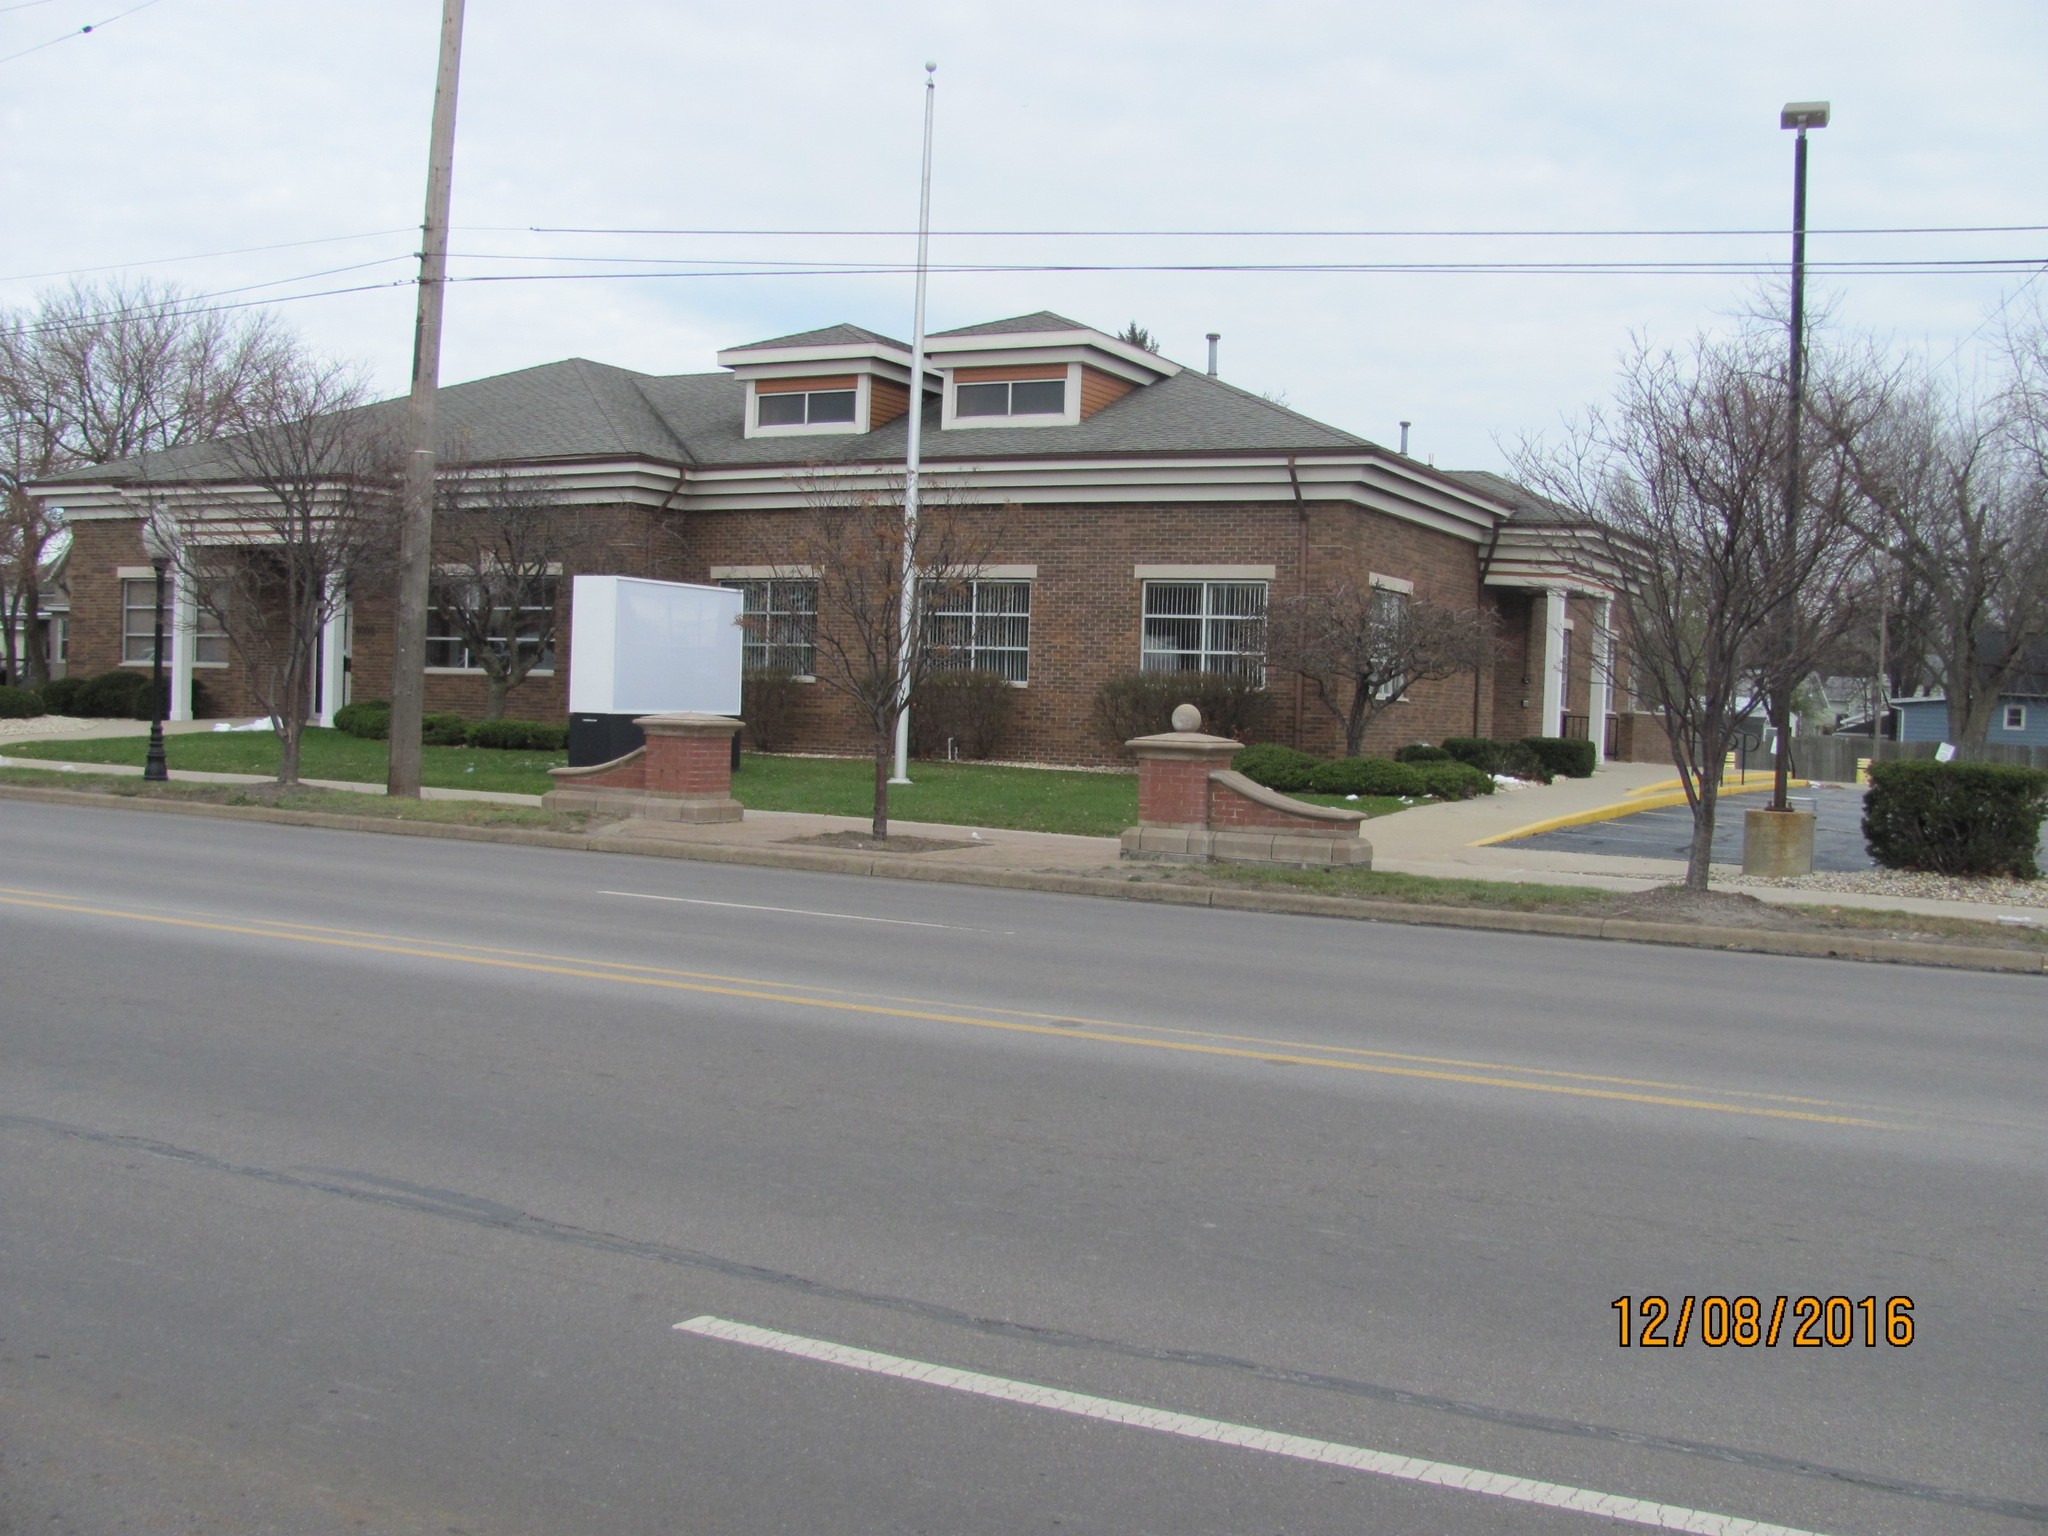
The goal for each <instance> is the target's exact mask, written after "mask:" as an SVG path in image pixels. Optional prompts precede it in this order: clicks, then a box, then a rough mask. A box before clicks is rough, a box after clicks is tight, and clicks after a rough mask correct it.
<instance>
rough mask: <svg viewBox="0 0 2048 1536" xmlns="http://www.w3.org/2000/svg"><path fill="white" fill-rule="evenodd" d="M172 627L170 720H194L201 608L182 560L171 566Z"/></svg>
mask: <svg viewBox="0 0 2048 1536" xmlns="http://www.w3.org/2000/svg"><path fill="white" fill-rule="evenodd" d="M169 576H170V586H171V611H170V613H169V614H168V615H167V617H168V618H169V619H170V623H169V624H168V625H166V626H165V627H166V628H167V629H168V630H169V631H170V650H171V654H170V657H169V658H168V659H169V661H170V664H171V665H170V674H171V697H170V701H169V702H170V706H171V707H170V711H169V715H170V718H171V719H173V720H190V719H191V718H192V653H193V652H194V651H195V650H197V649H198V644H199V641H198V635H199V605H198V603H197V601H196V600H195V599H194V597H193V594H192V576H191V573H190V572H189V571H187V570H186V569H185V565H184V562H183V561H182V560H174V561H172V562H171V569H170V572H169Z"/></svg>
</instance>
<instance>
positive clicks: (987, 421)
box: [939, 363, 1081, 432]
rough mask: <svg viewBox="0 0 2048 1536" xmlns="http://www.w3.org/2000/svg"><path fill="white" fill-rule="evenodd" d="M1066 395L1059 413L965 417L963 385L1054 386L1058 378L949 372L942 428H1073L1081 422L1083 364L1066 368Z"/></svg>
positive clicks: (978, 365)
mask: <svg viewBox="0 0 2048 1536" xmlns="http://www.w3.org/2000/svg"><path fill="white" fill-rule="evenodd" d="M964 366H968V367H972V368H975V369H980V368H984V367H987V366H989V365H988V364H985V363H970V364H966V365H964ZM1066 370H1067V371H1066V393H1065V394H1064V395H1063V396H1062V400H1063V402H1064V404H1063V408H1062V409H1061V410H1059V411H1057V412H1054V411H1042V412H1033V413H1032V414H1031V415H1028V416H962V415H961V414H960V386H961V385H962V384H966V385H968V386H969V387H972V386H974V385H976V384H1054V383H1058V382H1060V381H1059V380H1057V379H962V378H961V377H960V376H959V373H958V371H957V370H956V369H950V368H949V369H947V370H946V393H945V396H944V399H943V402H942V404H941V405H940V408H939V426H940V428H941V429H942V430H944V431H948V432H950V431H953V430H955V429H959V430H962V431H973V430H975V429H977V428H981V427H1071V426H1074V425H1076V424H1077V423H1078V422H1079V421H1080V420H1081V365H1080V364H1079V363H1068V364H1067V365H1066Z"/></svg>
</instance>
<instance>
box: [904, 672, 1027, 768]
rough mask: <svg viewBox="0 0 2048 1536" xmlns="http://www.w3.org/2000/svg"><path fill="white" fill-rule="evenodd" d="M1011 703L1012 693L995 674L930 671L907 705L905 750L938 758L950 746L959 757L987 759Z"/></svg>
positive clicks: (1006, 720)
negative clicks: (908, 717)
mask: <svg viewBox="0 0 2048 1536" xmlns="http://www.w3.org/2000/svg"><path fill="white" fill-rule="evenodd" d="M1016 704H1017V690H1016V689H1015V688H1013V687H1011V686H1010V682H1009V679H1008V678H1006V677H1004V676H1003V675H1002V674H1001V673H999V672H989V671H985V670H980V669H966V670H961V671H949V672H935V673H933V674H932V675H931V676H930V677H928V678H926V679H925V680H924V683H923V685H922V686H921V687H919V689H918V690H917V695H916V697H914V698H913V699H912V700H911V701H910V750H911V751H912V752H913V753H914V754H915V755H917V756H918V757H944V756H945V755H946V744H947V743H948V742H949V741H950V742H951V743H952V745H953V750H954V752H955V753H957V754H958V755H959V756H961V757H974V758H982V757H988V756H990V755H991V754H993V753H994V751H995V749H996V743H997V742H998V741H999V740H1001V739H1002V734H1003V729H1004V727H1005V726H1007V725H1008V724H1009V723H1010V712H1011V710H1013V709H1014V708H1016Z"/></svg>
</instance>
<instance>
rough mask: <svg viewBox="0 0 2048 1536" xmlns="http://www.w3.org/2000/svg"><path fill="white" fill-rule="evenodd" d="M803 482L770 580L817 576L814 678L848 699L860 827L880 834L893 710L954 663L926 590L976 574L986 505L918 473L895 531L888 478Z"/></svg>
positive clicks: (885, 819) (991, 516) (981, 562)
mask: <svg viewBox="0 0 2048 1536" xmlns="http://www.w3.org/2000/svg"><path fill="white" fill-rule="evenodd" d="M803 483H804V502H805V506H804V510H803V512H802V513H801V514H800V515H799V519H798V524H797V526H796V528H795V529H794V530H793V532H792V535H791V538H790V541H789V553H788V559H787V561H786V562H784V563H783V566H782V570H781V571H780V572H779V576H778V579H786V580H798V581H802V580H814V581H815V582H816V584H817V586H816V590H817V601H816V608H815V613H816V618H815V624H816V632H815V641H814V645H815V656H816V660H815V662H814V667H815V675H816V677H817V679H818V682H819V683H820V684H821V685H822V686H824V687H827V688H829V689H831V690H832V691H833V692H835V693H837V694H838V695H840V696H841V697H842V698H844V699H846V700H848V701H849V702H850V703H851V704H852V705H853V707H854V708H855V709H856V710H857V711H858V713H859V715H860V718H861V719H862V721H863V722H864V724H865V725H866V726H867V727H868V729H869V731H870V732H871V733H872V736H871V740H872V744H873V748H874V760H875V798H874V814H873V820H872V831H873V835H874V836H875V837H877V838H886V837H887V836H888V835H889V767H890V760H891V758H892V756H893V754H894V751H895V745H896V722H897V718H898V717H899V716H900V715H901V714H902V712H903V710H904V708H905V707H906V706H909V707H915V701H916V698H917V693H918V690H919V688H920V687H922V685H923V684H924V682H925V681H926V679H928V678H929V677H931V675H932V674H933V673H934V672H935V671H937V670H938V669H940V668H941V667H944V666H948V665H950V664H951V663H952V662H953V661H954V660H955V659H956V658H955V656H954V647H952V646H951V645H948V644H946V643H945V642H944V641H943V640H941V639H940V638H939V637H937V636H935V635H934V634H932V633H931V632H930V631H929V627H928V626H927V624H926V623H925V621H924V613H925V610H926V607H927V603H926V597H927V594H928V592H929V590H930V589H932V588H934V587H944V586H947V585H950V584H953V583H957V582H963V581H973V580H975V579H976V578H977V577H978V576H979V574H980V573H981V571H982V569H983V568H984V567H985V566H986V564H987V562H988V555H989V551H990V548H991V546H992V541H993V538H994V536H995V532H996V529H997V526H998V518H997V516H996V510H997V509H995V508H989V507H979V506H975V505H973V504H971V503H970V502H969V501H968V500H967V498H966V497H965V496H964V495H962V494H961V493H960V492H959V490H958V489H957V488H954V487H949V486H946V485H944V484H942V483H939V482H936V481H933V480H926V481H924V482H923V486H922V494H921V496H920V498H919V502H920V506H919V512H918V518H917V522H916V525H915V527H914V529H909V530H906V528H905V526H904V518H903V485H902V481H901V478H900V477H896V478H894V479H893V480H879V481H859V482H856V481H853V480H850V479H848V478H846V477H844V476H837V475H833V474H831V473H829V472H826V471H815V472H812V473H811V474H809V475H807V476H806V477H805V478H804V482H803ZM906 534H907V535H908V538H909V549H908V559H907V562H906V552H905V538H906ZM906 563H907V565H908V568H909V569H910V570H911V571H912V572H914V573H915V575H914V577H913V585H912V588H911V591H910V598H911V602H910V608H911V613H912V618H911V624H910V630H909V644H908V645H905V644H904V630H903V622H902V613H903V607H904V602H903V599H904V571H905V568H906Z"/></svg>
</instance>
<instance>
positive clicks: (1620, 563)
mask: <svg viewBox="0 0 2048 1536" xmlns="http://www.w3.org/2000/svg"><path fill="white" fill-rule="evenodd" d="M1784 425H1785V411H1784V391H1783V384H1782V380H1781V379H1780V378H1778V377H1777V376H1776V375H1775V374H1774V373H1773V372H1772V371H1771V370H1770V369H1769V368H1768V367H1765V366H1762V365H1761V363H1760V360H1759V359H1757V358H1753V357H1751V356H1749V355H1748V354H1747V353H1746V352H1745V351H1744V350H1743V348H1741V347H1740V346H1731V345H1729V344H1727V343H1725V342H1721V341H1717V340H1714V339H1710V338H1705V337H1703V338H1701V339H1700V340H1699V341H1697V342H1696V343H1695V344H1694V345H1693V347H1692V348H1691V349H1690V351H1688V352H1686V353H1683V354H1681V353H1677V352H1673V351H1661V352H1660V351H1653V350H1651V349H1650V348H1648V347H1647V346H1644V345H1642V344H1640V343H1638V344H1637V346H1636V348H1635V349H1634V351H1633V352H1632V353H1631V354H1630V355H1629V356H1628V357H1627V358H1626V359H1625V360H1624V363H1623V367H1622V372H1621V379H1620V383H1619V385H1618V387H1617V390H1616V394H1615V399H1614V403H1613V405H1612V407H1611V409H1601V408H1598V407H1596V408H1594V409H1593V410H1591V411H1589V412H1588V413H1587V414H1586V416H1585V417H1584V418H1582V419H1581V420H1580V421H1579V422H1577V423H1575V424H1573V425H1572V426H1571V428H1570V429H1569V430H1568V432H1567V435H1566V438H1565V440H1564V442H1563V443H1562V445H1561V446H1557V447H1554V448H1546V447H1544V446H1542V445H1539V444H1533V443H1524V444H1523V445H1522V447H1521V449H1520V451H1519V452H1518V453H1517V455H1516V464H1517V468H1518V470H1519V472H1520V473H1521V475H1522V477H1523V478H1524V479H1525V480H1527V481H1528V482H1529V483H1530V484H1531V485H1533V486H1534V487H1536V488H1537V489H1539V490H1541V491H1542V492H1543V493H1544V494H1545V495H1547V496H1549V497H1550V498H1552V499H1553V500H1555V501H1557V502H1559V503H1561V504H1563V505H1564V506H1566V507H1568V508H1569V509H1571V510H1572V511H1574V512H1575V513H1577V514H1578V515H1579V516H1581V517H1583V518H1584V519H1585V520H1586V521H1587V522H1588V523H1589V524H1591V525H1592V526H1594V527H1595V528H1596V529H1598V530H1599V534H1600V539H1601V542H1602V543H1603V544H1604V546H1605V557H1606V559H1607V561H1608V562H1609V563H1611V565H1612V566H1613V567H1614V568H1615V569H1617V570H1618V571H1619V572H1620V589H1619V593H1618V601H1619V603H1620V606H1621V608H1622V610H1623V614H1624V618H1625V622H1624V623H1623V624H1622V625H1620V626H1619V630H1620V633H1621V635H1622V636H1624V637H1625V640H1626V643H1627V645H1628V646H1629V649H1630V652H1631V654H1630V674H1631V676H1632V677H1633V679H1634V691H1635V693H1636V695H1637V697H1638V698H1639V699H1642V700H1644V701H1646V702H1648V703H1650V704H1651V705H1653V706H1654V707H1655V708H1656V709H1658V710H1659V711H1660V712H1661V713H1662V715H1663V717H1664V727H1665V730H1666V732H1667V733H1668V734H1669V736H1670V739H1671V755H1672V761H1673V762H1674V764H1676V766H1677V768H1678V773H1679V781H1680V783H1681V785H1682V786H1683V788H1684V790H1685V797H1686V803H1687V804H1688V806H1689V807H1690V808H1691V810H1692V821H1693V835H1692V844H1691V848H1690V850H1689V852H1688V856H1687V859H1686V874H1685V883H1686V885H1687V886H1689V887H1690V888H1692V889H1694V890H1705V889H1706V888H1707V881H1708V875H1709V867H1710V860H1711V858H1712V853H1713V846H1714V824H1715V812H1716V809H1717V803H1718V795H1719V788H1720V776H1721V765H1722V763H1723V761H1724V759H1725V757H1726V754H1727V752H1728V749H1729V747H1730V745H1731V744H1732V743H1733V741H1734V739H1735V736H1736V733H1737V731H1738V729H1739V728H1740V727H1741V725H1742V724H1743V723H1744V721H1745V720H1746V719H1747V718H1748V716H1749V714H1750V713H1751V711H1752V709H1753V708H1754V706H1755V703H1756V700H1757V694H1756V690H1755V686H1754V684H1755V680H1756V676H1757V673H1758V670H1759V665H1760V663H1761V661H1762V659H1763V651H1762V646H1763V643H1764V640H1765V637H1766V636H1767V635H1768V634H1769V633H1770V628H1771V625H1772V624H1773V622H1774V620H1775V619H1776V618H1777V616H1778V612H1779V610H1780V609H1781V608H1782V607H1783V605H1784V604H1785V602H1786V601H1787V596H1788V594H1787V593H1786V591H1785V589H1784V588H1783V586H1782V585H1780V584H1779V583H1778V582H1777V581H1776V580H1774V579H1773V574H1772V571H1771V568H1770V565H1769V561H1768V559H1767V555H1768V551H1769V547H1770V544H1769V541H1770V539H1771V538H1772V536H1773V534H1774V532H1775V530H1777V529H1778V528H1780V527H1782V514H1783V506H1784V494H1783V479H1782V468H1783V464H1784V440H1783V433H1784Z"/></svg>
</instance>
